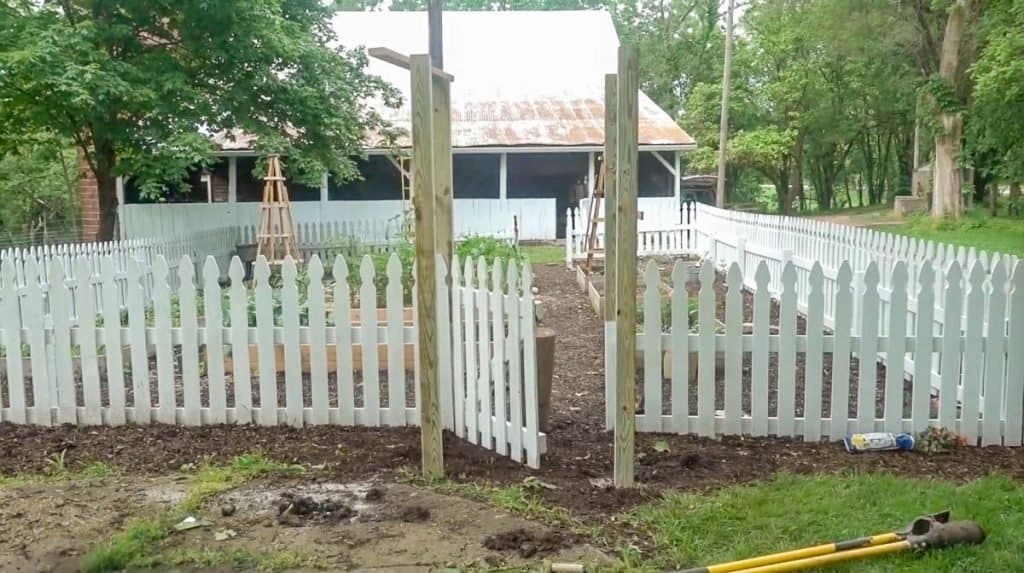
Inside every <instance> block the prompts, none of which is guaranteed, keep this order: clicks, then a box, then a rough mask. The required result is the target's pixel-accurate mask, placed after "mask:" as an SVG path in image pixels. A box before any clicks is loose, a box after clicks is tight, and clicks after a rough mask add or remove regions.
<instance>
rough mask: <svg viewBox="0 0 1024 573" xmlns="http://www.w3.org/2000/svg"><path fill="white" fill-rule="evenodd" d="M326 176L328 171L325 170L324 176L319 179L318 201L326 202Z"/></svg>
mask: <svg viewBox="0 0 1024 573" xmlns="http://www.w3.org/2000/svg"><path fill="white" fill-rule="evenodd" d="M328 177H329V175H328V173H327V172H326V171H324V176H323V178H322V179H321V180H320V202H321V203H326V202H327V178H328Z"/></svg>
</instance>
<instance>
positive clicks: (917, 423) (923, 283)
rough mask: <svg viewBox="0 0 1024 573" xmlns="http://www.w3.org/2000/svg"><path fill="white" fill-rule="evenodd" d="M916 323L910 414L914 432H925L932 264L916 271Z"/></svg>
mask: <svg viewBox="0 0 1024 573" xmlns="http://www.w3.org/2000/svg"><path fill="white" fill-rule="evenodd" d="M917 282H918V289H917V325H916V326H915V339H914V340H915V345H914V346H915V350H914V382H913V392H912V394H911V402H912V403H911V407H910V417H911V419H912V420H913V423H912V426H911V427H912V429H913V431H914V432H921V431H924V429H925V428H927V427H928V422H929V419H930V418H931V397H932V393H931V376H932V357H933V355H934V354H933V353H932V351H931V346H932V340H933V338H932V337H933V335H934V328H935V320H934V318H933V317H934V312H935V309H934V297H935V284H934V283H935V270H934V269H933V268H932V265H931V263H928V262H926V263H925V264H922V265H921V266H920V270H919V271H918V273H917Z"/></svg>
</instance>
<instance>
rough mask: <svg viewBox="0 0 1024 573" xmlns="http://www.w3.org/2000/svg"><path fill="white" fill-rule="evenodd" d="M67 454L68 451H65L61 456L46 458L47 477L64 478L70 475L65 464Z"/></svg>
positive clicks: (53, 455)
mask: <svg viewBox="0 0 1024 573" xmlns="http://www.w3.org/2000/svg"><path fill="white" fill-rule="evenodd" d="M67 453H68V451H67V449H63V450H61V451H60V453H59V454H52V455H50V457H48V458H46V475H48V476H50V477H52V478H63V477H66V476H67V475H68V466H67V464H66V463H65V462H64V456H65V455H66V454H67Z"/></svg>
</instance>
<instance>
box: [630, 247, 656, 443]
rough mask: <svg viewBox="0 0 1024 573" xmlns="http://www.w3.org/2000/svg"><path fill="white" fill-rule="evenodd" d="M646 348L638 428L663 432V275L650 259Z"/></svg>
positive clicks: (646, 281)
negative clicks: (641, 407) (641, 404)
mask: <svg viewBox="0 0 1024 573" xmlns="http://www.w3.org/2000/svg"><path fill="white" fill-rule="evenodd" d="M644 285H645V286H644V295H643V308H644V313H643V321H644V322H643V325H644V326H643V340H642V343H643V350H644V358H643V365H644V375H643V381H644V382H643V383H644V393H643V410H644V413H643V415H642V416H637V421H636V425H637V430H639V431H641V432H659V431H661V384H662V376H661V331H662V327H661V275H660V273H659V272H658V264H657V263H656V262H655V261H654V260H653V259H651V260H649V261H647V268H646V270H645V271H644Z"/></svg>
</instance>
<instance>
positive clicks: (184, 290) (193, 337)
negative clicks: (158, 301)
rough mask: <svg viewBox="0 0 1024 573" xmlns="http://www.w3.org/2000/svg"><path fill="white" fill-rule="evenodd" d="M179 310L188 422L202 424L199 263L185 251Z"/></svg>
mask: <svg viewBox="0 0 1024 573" xmlns="http://www.w3.org/2000/svg"><path fill="white" fill-rule="evenodd" d="M178 281H179V283H178V284H179V287H178V292H179V294H178V302H179V303H180V304H179V305H178V310H179V313H180V315H181V316H180V319H179V321H180V324H181V330H180V332H181V386H182V397H183V399H184V406H185V414H184V418H183V421H184V423H185V425H186V426H198V425H199V424H200V421H201V420H200V417H201V416H202V414H201V412H200V407H201V405H202V403H201V402H202V400H201V395H200V392H199V326H198V321H197V319H196V286H195V265H194V264H193V263H192V259H191V258H190V257H189V256H188V255H185V256H183V257H182V258H181V262H180V263H179V264H178Z"/></svg>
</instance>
